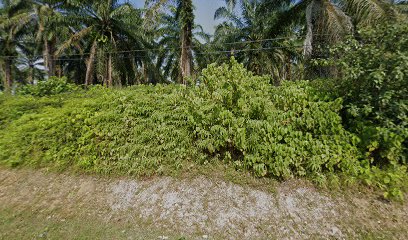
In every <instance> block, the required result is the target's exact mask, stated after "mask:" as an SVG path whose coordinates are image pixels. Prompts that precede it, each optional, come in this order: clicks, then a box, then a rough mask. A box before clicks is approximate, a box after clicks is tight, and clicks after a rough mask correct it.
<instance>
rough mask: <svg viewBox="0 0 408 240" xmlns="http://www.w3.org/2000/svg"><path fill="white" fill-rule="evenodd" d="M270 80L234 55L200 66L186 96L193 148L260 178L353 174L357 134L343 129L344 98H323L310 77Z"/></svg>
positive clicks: (356, 154) (354, 171)
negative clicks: (223, 61) (275, 83)
mask: <svg viewBox="0 0 408 240" xmlns="http://www.w3.org/2000/svg"><path fill="white" fill-rule="evenodd" d="M269 82H270V80H269V79H268V78H265V77H257V76H253V75H252V73H250V72H248V71H247V70H245V69H244V68H243V66H242V65H240V64H238V63H237V62H236V61H235V60H234V59H233V60H232V61H231V63H230V64H223V65H221V66H217V65H210V66H209V67H208V69H206V70H204V72H203V76H202V79H201V82H200V84H199V86H197V87H196V88H195V89H193V90H192V91H191V92H190V94H189V99H188V102H189V103H190V108H189V111H188V113H189V114H190V116H189V124H190V126H191V128H192V130H194V134H195V136H196V139H197V142H196V144H197V146H198V147H199V148H200V149H203V150H205V151H206V152H208V153H210V154H220V155H221V156H222V157H223V158H224V159H227V160H230V159H232V160H234V161H235V162H236V164H237V165H238V166H242V167H245V168H249V169H252V170H254V171H255V172H256V174H257V175H259V176H267V175H268V176H274V177H282V178H286V177H290V176H293V175H297V176H318V177H322V176H323V174H324V173H328V172H343V173H347V174H350V175H355V174H357V171H358V169H359V168H358V166H359V165H358V163H357V158H358V150H357V148H356V147H355V145H356V141H357V139H356V138H355V137H354V136H353V135H352V134H350V133H348V132H347V131H345V130H344V129H343V127H342V123H341V118H340V115H339V111H340V109H341V108H342V104H341V100H340V99H338V100H336V101H331V102H327V101H323V100H322V99H323V96H319V94H318V93H317V92H315V91H314V90H313V89H312V88H311V87H309V86H308V82H298V83H285V84H284V85H283V86H281V87H273V86H271V85H270V84H269Z"/></svg>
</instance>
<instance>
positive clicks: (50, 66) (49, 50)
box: [43, 38, 56, 77]
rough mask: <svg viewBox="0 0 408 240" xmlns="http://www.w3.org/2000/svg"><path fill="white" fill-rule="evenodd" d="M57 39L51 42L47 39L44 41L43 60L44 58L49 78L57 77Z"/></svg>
mask: <svg viewBox="0 0 408 240" xmlns="http://www.w3.org/2000/svg"><path fill="white" fill-rule="evenodd" d="M55 45H56V39H55V38H53V39H52V40H51V41H48V40H47V39H45V40H44V50H43V58H44V65H45V67H46V70H47V73H48V77H52V76H55V67H56V56H55V52H56V47H55Z"/></svg>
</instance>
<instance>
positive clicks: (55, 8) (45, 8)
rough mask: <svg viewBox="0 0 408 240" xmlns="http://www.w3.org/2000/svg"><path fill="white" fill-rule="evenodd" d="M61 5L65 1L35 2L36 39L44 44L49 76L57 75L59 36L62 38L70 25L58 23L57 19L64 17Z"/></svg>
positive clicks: (43, 0) (39, 0)
mask: <svg viewBox="0 0 408 240" xmlns="http://www.w3.org/2000/svg"><path fill="white" fill-rule="evenodd" d="M61 7H63V3H62V1H60V0H35V1H34V4H33V8H34V11H35V13H36V18H37V36H36V40H37V42H38V45H40V46H42V50H43V59H44V65H45V68H46V71H47V73H48V76H49V77H51V76H54V75H56V68H57V66H56V65H57V64H56V58H57V56H56V51H57V45H58V43H59V42H58V40H59V39H58V37H60V38H61V37H62V36H63V35H64V31H65V33H66V31H67V27H68V26H64V25H60V24H58V21H57V20H58V19H59V18H61V17H62V16H61V13H60V9H61Z"/></svg>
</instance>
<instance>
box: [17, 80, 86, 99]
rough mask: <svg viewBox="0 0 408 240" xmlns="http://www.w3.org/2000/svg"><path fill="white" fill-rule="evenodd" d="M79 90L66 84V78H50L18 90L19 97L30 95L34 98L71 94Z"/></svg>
mask: <svg viewBox="0 0 408 240" xmlns="http://www.w3.org/2000/svg"><path fill="white" fill-rule="evenodd" d="M78 89H79V88H78V87H77V86H76V85H74V84H70V83H68V82H67V78H66V77H62V78H58V77H50V78H49V79H48V80H46V81H40V82H38V83H37V84H34V85H24V86H22V87H21V88H20V89H19V94H21V95H31V96H35V97H44V96H49V95H56V94H61V93H65V92H72V91H75V90H78Z"/></svg>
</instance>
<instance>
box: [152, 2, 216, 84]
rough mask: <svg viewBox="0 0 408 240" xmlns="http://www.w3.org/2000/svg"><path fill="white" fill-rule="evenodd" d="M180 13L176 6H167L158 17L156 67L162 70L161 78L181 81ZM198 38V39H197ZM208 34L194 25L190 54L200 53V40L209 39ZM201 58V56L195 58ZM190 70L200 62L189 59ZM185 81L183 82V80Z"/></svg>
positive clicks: (199, 64)
mask: <svg viewBox="0 0 408 240" xmlns="http://www.w3.org/2000/svg"><path fill="white" fill-rule="evenodd" d="M180 17H181V16H180V14H178V10H177V6H174V5H171V6H169V8H168V10H167V11H166V13H163V14H162V16H161V18H160V21H159V22H160V26H159V28H158V29H157V30H156V35H157V36H156V38H157V39H158V44H157V45H158V46H160V52H159V54H158V56H157V68H158V69H162V70H163V78H164V79H163V80H164V81H166V80H169V79H170V80H174V81H179V82H181V83H183V80H185V79H184V78H183V73H182V71H181V69H182V68H181V67H180V66H181V62H182V51H179V49H180V42H182V41H181V39H182V35H181V33H182V32H181V31H180V29H181V21H180ZM199 38H200V39H199ZM209 39H210V36H209V35H208V34H206V33H205V32H204V30H203V28H202V26H200V25H194V28H193V31H192V45H193V46H194V51H192V55H193V54H194V53H195V54H201V55H202V52H200V49H201V46H202V43H201V42H200V40H202V41H209ZM196 59H198V60H201V59H202V58H199V57H198V58H196ZM191 61H192V62H191V64H192V65H191V71H192V70H193V69H196V68H195V65H197V66H201V67H202V63H201V62H199V63H198V62H197V64H194V63H193V62H194V61H193V60H191ZM184 83H185V82H184Z"/></svg>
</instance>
